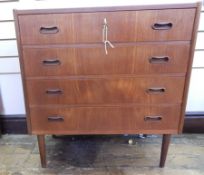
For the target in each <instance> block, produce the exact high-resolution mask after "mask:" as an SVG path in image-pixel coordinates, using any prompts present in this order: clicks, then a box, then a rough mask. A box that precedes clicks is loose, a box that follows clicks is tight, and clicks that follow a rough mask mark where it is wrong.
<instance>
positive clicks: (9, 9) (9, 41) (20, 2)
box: [0, 0, 204, 115]
mask: <svg viewBox="0 0 204 175" xmlns="http://www.w3.org/2000/svg"><path fill="white" fill-rule="evenodd" d="M37 3H38V4H41V3H42V6H43V5H44V6H45V5H46V3H49V4H51V6H53V7H55V6H56V1H55V2H54V1H51V0H45V2H41V1H36V0H10V1H9V0H0V30H1V32H0V94H1V99H0V100H1V102H2V104H3V108H2V109H3V110H1V114H4V115H13V114H25V107H24V99H23V90H22V82H21V75H20V66H19V58H18V51H17V43H16V36H15V29H14V19H13V9H14V8H17V7H19V6H25V7H26V6H27V5H28V4H29V5H30V6H31V4H33V8H35V5H36V4H37ZM57 3H58V2H57ZM82 3H83V4H84V5H86V6H88V5H87V4H85V3H84V2H82ZM100 3H101V2H100ZM109 3H110V1H109ZM161 3H162V1H161ZM171 3H172V1H171ZM83 4H82V5H83ZM109 5H110V4H109ZM203 41H204V8H203V11H202V13H201V20H200V26H199V31H198V40H197V45H196V51H195V58H194V63H193V70H192V76H191V83H190V91H189V98H188V104H187V111H190V112H191V111H204V94H203V89H204V81H202V80H203V78H202V77H203V76H204V59H203V58H204V44H203V43H202V42H203Z"/></svg>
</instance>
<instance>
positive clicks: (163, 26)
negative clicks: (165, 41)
mask: <svg viewBox="0 0 204 175" xmlns="http://www.w3.org/2000/svg"><path fill="white" fill-rule="evenodd" d="M172 27H173V24H172V23H171V22H158V23H154V24H153V25H152V29H153V30H169V29H171V28H172Z"/></svg>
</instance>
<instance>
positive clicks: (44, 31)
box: [40, 26, 59, 34]
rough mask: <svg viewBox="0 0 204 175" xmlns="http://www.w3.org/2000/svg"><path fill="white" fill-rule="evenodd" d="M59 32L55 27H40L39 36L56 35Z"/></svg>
mask: <svg viewBox="0 0 204 175" xmlns="http://www.w3.org/2000/svg"><path fill="white" fill-rule="evenodd" d="M58 32H59V29H58V27H57V26H48V27H40V33H41V34H56V33H58Z"/></svg>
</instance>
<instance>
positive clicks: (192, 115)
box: [183, 112, 204, 133]
mask: <svg viewBox="0 0 204 175" xmlns="http://www.w3.org/2000/svg"><path fill="white" fill-rule="evenodd" d="M183 132H184V133H204V112H187V113H186V117H185V122H184V128H183Z"/></svg>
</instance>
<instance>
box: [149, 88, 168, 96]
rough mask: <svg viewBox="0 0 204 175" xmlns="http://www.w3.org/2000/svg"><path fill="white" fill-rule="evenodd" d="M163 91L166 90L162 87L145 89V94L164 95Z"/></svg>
mask: <svg viewBox="0 0 204 175" xmlns="http://www.w3.org/2000/svg"><path fill="white" fill-rule="evenodd" d="M165 91H166V89H165V88H163V87H152V88H149V89H147V93H152V94H159V93H164V92H165Z"/></svg>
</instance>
